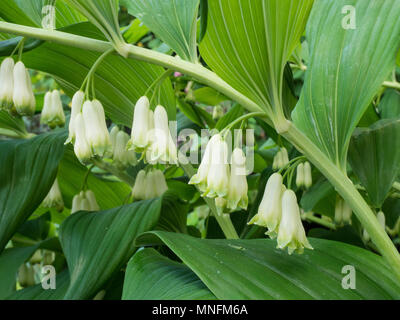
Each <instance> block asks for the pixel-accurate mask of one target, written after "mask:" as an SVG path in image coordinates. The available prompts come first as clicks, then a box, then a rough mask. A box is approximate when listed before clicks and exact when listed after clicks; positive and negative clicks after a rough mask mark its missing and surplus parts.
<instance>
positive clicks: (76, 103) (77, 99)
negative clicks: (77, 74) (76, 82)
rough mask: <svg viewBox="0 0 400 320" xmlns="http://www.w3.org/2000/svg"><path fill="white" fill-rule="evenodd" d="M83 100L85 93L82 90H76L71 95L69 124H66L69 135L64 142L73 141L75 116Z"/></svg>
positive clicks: (79, 110) (79, 111)
mask: <svg viewBox="0 0 400 320" xmlns="http://www.w3.org/2000/svg"><path fill="white" fill-rule="evenodd" d="M84 100H85V93H84V92H83V91H77V92H76V93H75V94H74V96H73V97H72V103H71V117H70V119H69V126H68V131H69V135H68V139H67V141H66V142H65V143H69V142H71V141H72V142H74V141H75V131H76V129H75V128H76V126H75V118H76V116H77V115H78V114H79V113H81V109H82V105H83V102H84Z"/></svg>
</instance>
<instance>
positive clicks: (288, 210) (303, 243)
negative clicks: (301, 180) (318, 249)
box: [277, 190, 313, 254]
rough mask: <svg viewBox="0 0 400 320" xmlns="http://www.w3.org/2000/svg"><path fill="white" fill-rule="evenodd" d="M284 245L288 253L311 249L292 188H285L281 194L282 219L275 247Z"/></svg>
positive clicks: (281, 247)
mask: <svg viewBox="0 0 400 320" xmlns="http://www.w3.org/2000/svg"><path fill="white" fill-rule="evenodd" d="M285 247H287V248H288V252H289V254H292V253H293V251H296V252H297V253H299V254H301V253H303V251H304V248H308V249H313V248H312V246H311V245H310V243H309V242H308V240H307V237H306V233H305V231H304V227H303V224H302V222H301V218H300V209H299V205H298V204H297V198H296V194H295V193H294V192H293V191H292V190H286V191H285V192H284V193H283V196H282V220H281V222H280V225H279V232H278V246H277V248H280V249H283V248H285Z"/></svg>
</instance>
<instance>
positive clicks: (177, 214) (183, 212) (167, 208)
mask: <svg viewBox="0 0 400 320" xmlns="http://www.w3.org/2000/svg"><path fill="white" fill-rule="evenodd" d="M188 209H189V206H188V204H187V203H185V202H184V201H183V200H182V199H181V198H180V197H179V195H178V192H176V191H175V190H171V191H167V192H166V193H165V194H164V195H163V196H162V205H161V214H160V220H159V221H158V224H157V228H156V229H157V230H164V231H171V232H178V233H187V228H186V220H187V213H188Z"/></svg>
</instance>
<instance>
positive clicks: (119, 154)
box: [113, 131, 130, 169]
mask: <svg viewBox="0 0 400 320" xmlns="http://www.w3.org/2000/svg"><path fill="white" fill-rule="evenodd" d="M128 141H129V135H128V134H127V133H125V132H124V131H119V132H118V133H117V136H116V137H115V145H114V148H113V149H114V154H113V160H114V162H115V165H116V166H117V167H119V168H120V169H123V168H126V167H128V166H129V161H128V160H129V159H128V152H130V151H127V150H126V145H127V143H128Z"/></svg>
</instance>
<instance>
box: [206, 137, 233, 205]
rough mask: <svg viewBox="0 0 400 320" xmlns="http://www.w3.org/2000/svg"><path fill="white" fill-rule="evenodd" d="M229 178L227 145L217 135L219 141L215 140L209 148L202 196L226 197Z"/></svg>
mask: <svg viewBox="0 0 400 320" xmlns="http://www.w3.org/2000/svg"><path fill="white" fill-rule="evenodd" d="M218 135H219V134H218ZM210 143H211V141H210ZM229 176H230V172H229V164H228V145H227V144H226V142H225V141H224V140H222V138H221V136H220V135H219V139H216V140H215V142H214V145H212V146H211V162H210V169H209V171H208V175H207V189H206V191H205V192H204V196H207V197H209V198H215V197H217V196H218V197H225V196H227V195H228V191H229Z"/></svg>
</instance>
